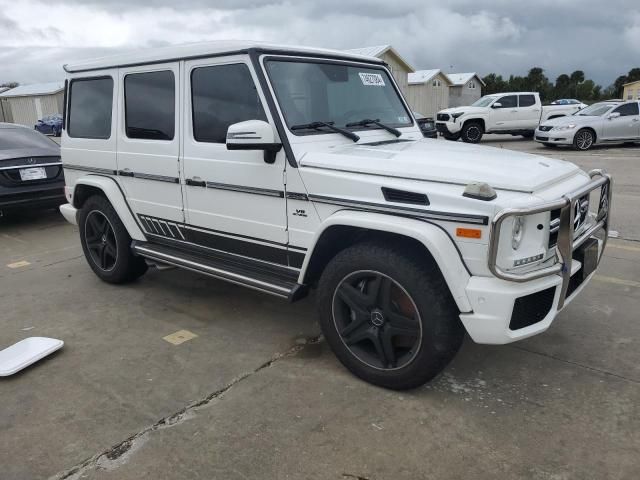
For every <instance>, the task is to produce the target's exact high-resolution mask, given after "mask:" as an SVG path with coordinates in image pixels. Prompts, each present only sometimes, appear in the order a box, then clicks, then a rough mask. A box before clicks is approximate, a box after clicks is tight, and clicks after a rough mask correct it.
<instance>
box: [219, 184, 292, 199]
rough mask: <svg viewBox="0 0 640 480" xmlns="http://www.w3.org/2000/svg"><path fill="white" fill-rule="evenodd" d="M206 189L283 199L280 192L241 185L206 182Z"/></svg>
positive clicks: (282, 194) (282, 193)
mask: <svg viewBox="0 0 640 480" xmlns="http://www.w3.org/2000/svg"><path fill="white" fill-rule="evenodd" d="M207 188H215V189H218V190H230V191H233V192H242V193H253V194H255V195H266V196H268V197H280V198H282V197H284V192H283V191H282V190H270V189H267V188H256V187H245V186H243V185H231V184H228V183H217V182H207Z"/></svg>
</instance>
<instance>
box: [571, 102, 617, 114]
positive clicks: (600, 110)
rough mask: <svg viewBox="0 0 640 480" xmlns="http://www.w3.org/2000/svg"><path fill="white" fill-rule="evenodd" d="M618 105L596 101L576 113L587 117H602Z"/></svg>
mask: <svg viewBox="0 0 640 480" xmlns="http://www.w3.org/2000/svg"><path fill="white" fill-rule="evenodd" d="M615 106H616V105H610V104H607V103H594V104H593V105H590V106H588V107H587V108H584V109H582V110H580V111H579V112H577V113H576V115H581V116H587V117H601V116H602V115H604V114H605V113H607V112H608V111H609V110H611V109H612V108H613V107H615Z"/></svg>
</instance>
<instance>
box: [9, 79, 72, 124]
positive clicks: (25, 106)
mask: <svg viewBox="0 0 640 480" xmlns="http://www.w3.org/2000/svg"><path fill="white" fill-rule="evenodd" d="M63 103H64V83H62V82H55V83H40V84H34V85H21V86H19V87H15V88H12V89H10V90H7V91H6V92H3V93H0V110H1V111H2V112H3V113H2V115H3V116H4V121H7V122H12V123H18V124H20V125H25V126H27V127H33V126H34V125H35V124H36V122H37V121H38V119H40V118H42V117H45V116H47V115H53V114H54V113H62V107H63Z"/></svg>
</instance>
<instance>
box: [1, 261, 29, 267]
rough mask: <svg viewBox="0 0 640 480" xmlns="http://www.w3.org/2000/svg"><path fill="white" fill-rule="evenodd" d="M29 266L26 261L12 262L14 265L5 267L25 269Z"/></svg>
mask: <svg viewBox="0 0 640 480" xmlns="http://www.w3.org/2000/svg"><path fill="white" fill-rule="evenodd" d="M29 265H31V263H29V262H27V261H26V260H20V261H19V262H14V263H10V264H8V265H7V267H9V268H21V267H27V266H29Z"/></svg>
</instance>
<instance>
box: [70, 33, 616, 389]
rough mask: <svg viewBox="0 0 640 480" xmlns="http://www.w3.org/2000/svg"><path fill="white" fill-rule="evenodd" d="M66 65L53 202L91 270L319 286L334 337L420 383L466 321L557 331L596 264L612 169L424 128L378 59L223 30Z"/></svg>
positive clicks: (265, 285) (115, 278) (484, 329)
mask: <svg viewBox="0 0 640 480" xmlns="http://www.w3.org/2000/svg"><path fill="white" fill-rule="evenodd" d="M65 70H66V72H67V73H68V78H67V81H66V96H65V114H64V131H63V133H62V160H63V165H64V171H65V178H66V183H67V185H66V197H67V200H68V204H65V205H63V206H62V207H61V212H62V214H63V215H64V216H65V218H66V219H67V220H68V221H70V222H71V223H74V224H77V225H78V226H79V231H80V240H81V243H82V248H83V250H84V253H85V255H86V258H87V261H88V263H89V265H90V267H91V268H92V269H93V271H94V272H95V273H96V275H97V276H98V277H100V278H101V279H102V280H104V281H106V282H110V283H123V282H127V281H131V280H134V279H136V278H137V277H140V276H141V275H142V274H143V273H144V272H145V271H146V269H147V266H148V265H149V264H156V265H158V266H163V265H172V266H177V267H181V268H185V269H188V270H191V271H194V272H198V273H202V274H205V275H209V276H211V277H215V278H218V279H222V280H227V281H229V282H233V283H236V284H239V285H243V286H246V287H249V288H253V289H256V290H260V291H262V292H266V293H270V294H272V295H276V296H278V297H282V298H284V299H287V300H289V301H295V300H298V299H300V298H302V297H303V296H304V295H305V293H306V292H307V291H308V289H309V288H315V289H316V297H317V302H318V308H319V312H320V325H321V328H322V331H323V333H324V336H325V338H326V340H327V342H328V343H329V345H330V346H331V347H332V349H333V351H334V352H335V354H336V355H337V356H338V358H339V359H340V361H341V362H342V363H343V364H344V365H345V366H346V367H347V368H348V369H349V370H351V371H352V372H353V373H354V374H356V375H358V376H359V377H361V378H363V379H365V380H367V381H369V382H372V383H374V384H377V385H381V386H384V387H388V388H394V389H403V388H411V387H416V386H418V385H421V384H422V383H424V382H426V381H428V380H429V379H431V378H433V377H434V376H435V375H436V374H438V372H440V371H441V370H442V369H443V368H444V367H445V365H446V364H447V363H448V362H449V361H450V360H451V358H452V357H453V356H454V355H455V353H456V351H457V350H458V349H459V347H460V345H461V343H462V339H463V336H464V332H465V331H466V332H468V333H469V335H470V336H471V338H472V339H473V340H474V341H476V342H479V343H491V344H502V343H507V342H512V341H515V340H519V339H522V338H525V337H529V336H531V335H534V334H537V333H540V332H542V331H544V330H546V329H547V328H548V327H549V325H550V324H551V322H552V321H553V319H554V318H555V317H556V315H557V314H558V312H559V311H560V310H561V309H562V308H563V307H564V306H565V305H567V303H568V302H569V301H570V300H572V299H573V298H574V297H575V296H576V295H578V293H579V292H580V290H581V289H582V288H583V287H584V285H585V283H586V282H587V281H588V280H589V279H590V277H591V276H592V275H593V273H594V271H595V269H596V267H597V265H598V262H599V260H600V259H601V258H602V253H603V250H604V247H605V243H606V239H607V230H608V228H609V208H610V207H609V206H610V204H611V180H610V178H609V176H608V175H606V174H605V173H604V172H602V171H592V172H590V173H589V174H587V173H585V172H583V171H582V170H580V169H579V168H578V167H576V166H575V165H573V164H571V163H567V162H562V161H558V160H553V159H549V158H543V157H538V156H533V155H526V154H522V153H516V152H513V151H508V150H501V149H495V148H489V147H480V146H476V145H467V144H462V143H460V144H452V143H449V142H443V141H440V140H432V139H425V138H423V136H422V134H421V132H420V129H419V128H418V127H417V126H416V122H415V119H414V118H413V115H412V114H411V110H410V108H409V106H408V105H407V103H406V101H405V100H404V98H403V97H402V95H401V94H400V91H399V90H398V87H397V85H396V84H395V83H394V80H393V77H392V75H391V74H390V72H389V70H388V68H387V67H386V66H385V64H384V63H382V62H381V61H380V60H379V59H376V58H371V57H365V56H359V55H354V54H349V53H345V52H339V51H330V50H322V49H311V48H297V47H285V46H274V45H266V44H260V43H248V42H216V43H206V44H194V45H183V46H175V47H167V48H162V49H155V50H150V51H143V52H135V53H131V54H125V55H120V56H114V57H111V58H102V59H97V60H93V61H86V62H83V63H77V64H73V65H66V66H65Z"/></svg>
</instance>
